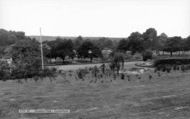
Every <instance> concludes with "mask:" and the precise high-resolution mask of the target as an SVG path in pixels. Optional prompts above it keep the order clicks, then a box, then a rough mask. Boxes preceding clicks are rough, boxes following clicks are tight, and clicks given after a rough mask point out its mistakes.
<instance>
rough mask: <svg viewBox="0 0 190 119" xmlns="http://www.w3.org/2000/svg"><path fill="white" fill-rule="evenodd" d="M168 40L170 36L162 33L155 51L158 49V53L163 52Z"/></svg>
mask: <svg viewBox="0 0 190 119" xmlns="http://www.w3.org/2000/svg"><path fill="white" fill-rule="evenodd" d="M167 39H168V36H167V35H166V34H165V33H161V34H160V35H159V36H158V37H157V42H156V44H155V46H154V47H155V49H157V51H163V49H164V45H165V43H166V41H167Z"/></svg>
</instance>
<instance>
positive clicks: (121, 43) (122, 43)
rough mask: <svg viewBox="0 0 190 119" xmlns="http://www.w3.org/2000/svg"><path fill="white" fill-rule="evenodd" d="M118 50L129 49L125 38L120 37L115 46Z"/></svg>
mask: <svg viewBox="0 0 190 119" xmlns="http://www.w3.org/2000/svg"><path fill="white" fill-rule="evenodd" d="M117 50H118V51H124V52H125V51H127V50H129V45H128V41H127V40H126V39H121V40H120V41H119V43H118V46H117Z"/></svg>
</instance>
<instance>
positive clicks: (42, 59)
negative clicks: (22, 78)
mask: <svg viewBox="0 0 190 119" xmlns="http://www.w3.org/2000/svg"><path fill="white" fill-rule="evenodd" d="M40 46H41V47H40V49H41V61H42V70H44V57H43V45H42V34H41V28H40Z"/></svg>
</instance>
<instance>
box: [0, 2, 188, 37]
mask: <svg viewBox="0 0 190 119" xmlns="http://www.w3.org/2000/svg"><path fill="white" fill-rule="evenodd" d="M40 27H41V29H42V35H49V36H79V35H81V36H97V37H98V36H101V37H103V36H104V37H128V36H129V35H130V34H131V33H132V32H136V31H138V32H140V33H143V32H145V31H146V29H148V28H155V29H156V30H157V32H158V35H159V34H160V33H162V32H164V33H166V34H167V35H168V36H182V37H187V36H189V35H190V0H0V28H3V29H6V30H15V31H24V32H25V33H26V35H39V34H40V32H39V29H40Z"/></svg>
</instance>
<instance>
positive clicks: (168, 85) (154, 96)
mask: <svg viewBox="0 0 190 119" xmlns="http://www.w3.org/2000/svg"><path fill="white" fill-rule="evenodd" d="M149 74H152V75H153V79H151V80H149V78H148V77H149ZM141 77H142V78H141V79H140V80H139V79H137V78H136V76H132V77H131V80H132V81H130V82H129V81H127V80H121V79H119V78H118V79H116V80H113V81H112V82H110V80H111V79H112V78H110V77H109V78H106V77H105V78H104V83H101V81H97V82H96V83H89V82H90V81H91V80H92V79H90V78H89V77H88V76H87V78H86V79H85V81H79V80H77V81H76V80H75V78H74V76H73V75H72V76H69V73H68V75H67V76H58V77H57V80H56V81H53V82H50V81H49V79H44V80H43V81H41V80H39V81H38V82H34V81H28V82H24V83H23V84H19V83H17V82H15V81H7V82H1V81H0V97H1V98H0V119H17V118H19V117H21V116H22V117H27V118H29V117H30V118H33V119H39V118H40V119H41V118H42V119H86V118H87V119H110V118H111V119H189V118H190V113H189V111H190V107H189V106H190V100H189V99H190V87H189V85H190V80H189V77H190V73H189V72H186V73H181V72H179V71H177V72H172V73H170V74H167V73H162V74H161V77H158V75H157V74H155V73H153V72H148V73H145V74H143V75H142V76H141ZM68 79H69V80H68ZM93 81H94V80H93ZM181 106H182V107H184V108H182V107H181ZM39 108H45V109H64V108H66V109H70V110H71V113H70V114H24V115H20V114H18V109H39Z"/></svg>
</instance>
